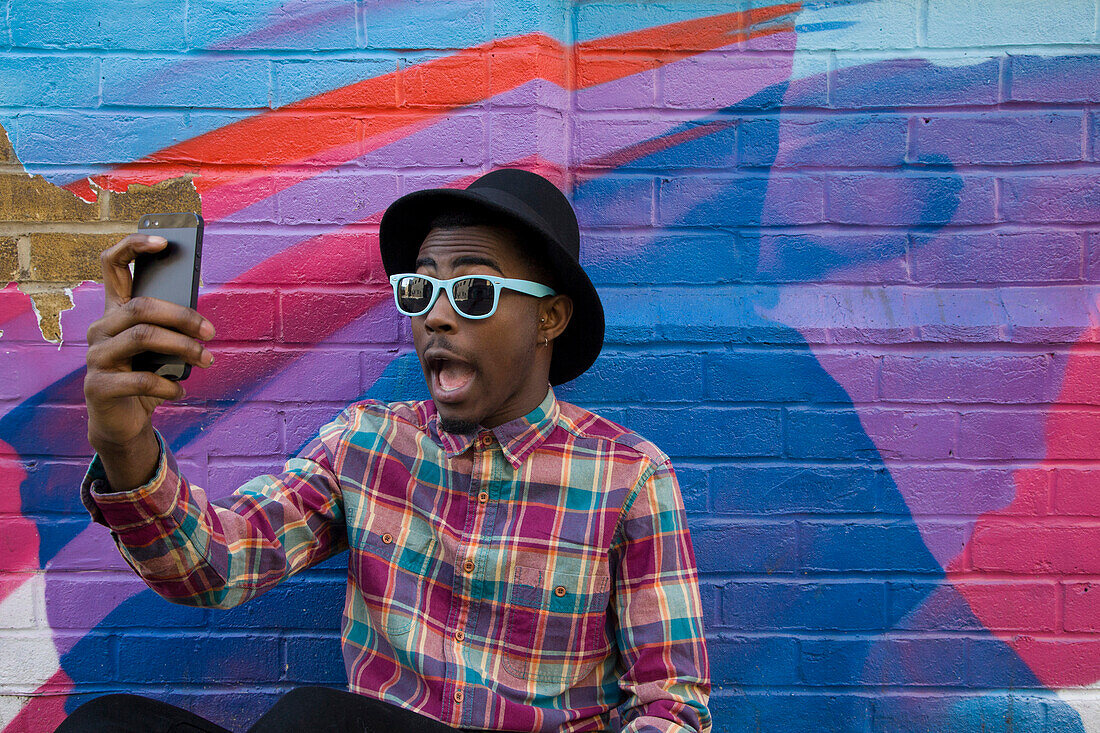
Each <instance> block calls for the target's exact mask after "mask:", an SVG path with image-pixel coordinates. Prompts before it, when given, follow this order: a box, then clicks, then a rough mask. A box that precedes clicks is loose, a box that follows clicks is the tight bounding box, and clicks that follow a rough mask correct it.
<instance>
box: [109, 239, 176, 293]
mask: <svg viewBox="0 0 1100 733" xmlns="http://www.w3.org/2000/svg"><path fill="white" fill-rule="evenodd" d="M166 244H168V240H167V239H165V238H164V237H155V236H150V235H148V234H131V235H130V236H128V237H125V238H124V239H123V240H122V241H120V242H118V243H117V244H115V245H112V246H111V247H108V248H107V249H105V250H103V253H102V254H101V255H100V256H99V265H100V268H101V269H102V270H103V286H104V288H105V289H106V291H107V306H112V305H117V304H119V303H125V302H126V301H127V300H129V299H130V292H131V290H132V288H133V285H134V279H133V277H132V276H131V275H130V263H131V262H133V261H134V260H135V259H136V258H137V256H138V255H139V254H144V253H146V252H158V251H160V250H162V249H164V246H165V245H166Z"/></svg>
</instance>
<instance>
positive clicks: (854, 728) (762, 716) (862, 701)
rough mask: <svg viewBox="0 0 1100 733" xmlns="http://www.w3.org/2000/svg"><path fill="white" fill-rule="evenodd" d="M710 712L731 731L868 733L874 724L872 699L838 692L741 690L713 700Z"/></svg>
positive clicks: (717, 696) (715, 697)
mask: <svg viewBox="0 0 1100 733" xmlns="http://www.w3.org/2000/svg"><path fill="white" fill-rule="evenodd" d="M710 709H711V712H712V714H714V716H715V720H716V721H724V722H726V723H727V725H729V729H730V730H746V731H747V730H751V731H769V730H812V731H815V733H867V732H868V731H869V730H870V724H871V698H870V697H869V696H867V695H865V694H863V695H854V694H845V693H841V692H838V691H830V692H829V693H827V694H820V695H814V694H810V693H807V692H806V691H804V690H798V691H797V692H790V691H785V690H775V689H768V690H749V691H745V690H741V689H737V694H736V695H731V696H728V697H726V696H721V695H720V694H719V695H716V696H714V697H712V698H711V702H710Z"/></svg>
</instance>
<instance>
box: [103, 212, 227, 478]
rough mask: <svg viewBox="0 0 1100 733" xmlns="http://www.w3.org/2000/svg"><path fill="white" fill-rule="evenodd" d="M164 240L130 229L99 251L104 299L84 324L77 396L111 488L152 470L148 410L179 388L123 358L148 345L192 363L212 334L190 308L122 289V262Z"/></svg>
mask: <svg viewBox="0 0 1100 733" xmlns="http://www.w3.org/2000/svg"><path fill="white" fill-rule="evenodd" d="M166 244H167V240H165V239H164V238H163V237H150V236H146V235H143V234H133V235H131V236H129V237H126V238H125V239H123V240H122V241H121V242H119V243H118V244H116V245H114V246H113V247H110V248H109V249H107V250H105V251H104V252H103V254H102V255H101V256H100V265H101V267H102V270H103V285H104V290H105V293H104V294H105V301H104V306H103V317H102V318H100V319H99V320H97V321H96V322H94V323H93V324H92V325H91V326H90V327H89V328H88V356H87V365H88V371H87V373H86V375H85V377H84V401H85V403H86V404H87V406H88V442H89V443H91V444H92V448H94V449H95V450H96V453H97V454H98V455H99V457H100V460H101V461H102V463H103V470H104V472H105V473H106V476H107V479H108V482H109V485H110V488H111V490H113V491H128V490H130V489H134V488H137V487H138V486H141V485H142V484H144V483H146V482H147V481H148V480H149V479H150V478H151V477H152V476H153V473H154V471H155V470H156V468H157V459H158V457H159V455H160V448H159V446H158V444H157V438H156V436H155V435H154V434H153V425H152V423H151V422H150V419H149V418H150V416H151V415H152V414H153V410H155V409H156V408H157V406H158V405H160V404H161V403H162V402H164V401H165V400H177V399H180V398H181V397H183V393H184V392H183V387H182V386H181V385H179V384H178V383H176V382H173V381H170V380H168V379H164V378H163V377H158V376H157V375H155V374H153V373H151V372H135V371H133V370H132V369H131V368H130V361H131V359H133V357H134V356H135V355H136V354H139V353H141V352H143V351H155V352H158V353H161V354H168V355H172V356H179V357H180V358H182V359H184V360H185V361H186V362H188V363H190V364H193V365H195V366H200V367H208V366H210V364H211V363H213V361H214V356H213V354H211V353H210V351H209V350H208V349H207V348H206V347H205V346H203V345H202V344H201V343H200V340H202V341H208V340H210V339H212V338H214V326H213V324H211V323H210V321H208V320H206V319H205V318H203V317H202V316H201V315H199V313H198V311H195V310H193V309H191V308H185V307H183V306H180V305H176V304H175V303H169V302H168V301H165V300H159V299H157V298H131V297H130V295H131V292H132V288H133V278H132V277H131V275H130V263H131V262H132V261H133V260H134V259H135V258H136V257H137V256H138V255H139V254H143V253H148V252H158V251H160V250H162V249H164V247H165V245H166Z"/></svg>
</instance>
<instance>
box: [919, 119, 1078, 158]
mask: <svg viewBox="0 0 1100 733" xmlns="http://www.w3.org/2000/svg"><path fill="white" fill-rule="evenodd" d="M1083 122H1084V118H1083V116H1082V115H1081V114H1080V113H1075V112H1072V113H1064V112H1047V113H1042V114H1034V113H1020V112H1015V111H1012V112H987V113H983V114H978V115H951V116H941V115H926V116H921V117H917V118H916V119H915V123H916V124H915V125H914V127H913V130H914V135H913V149H914V151H915V155H916V161H917V162H920V163H935V164H942V162H943V160H944V158H945V157H946V159H947V160H949V161H950V162H951V163H952V164H954V165H963V164H972V165H1026V164H1028V163H1063V162H1071V161H1077V160H1081V159H1082V157H1083V150H1082V142H1083V138H1082V135H1081V125H1082V124H1083Z"/></svg>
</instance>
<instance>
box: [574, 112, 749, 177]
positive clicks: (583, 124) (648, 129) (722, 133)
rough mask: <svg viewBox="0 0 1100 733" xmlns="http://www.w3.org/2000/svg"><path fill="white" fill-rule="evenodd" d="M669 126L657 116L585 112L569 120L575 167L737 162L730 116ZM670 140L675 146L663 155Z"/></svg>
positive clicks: (670, 166) (621, 168) (734, 127)
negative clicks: (620, 115)
mask: <svg viewBox="0 0 1100 733" xmlns="http://www.w3.org/2000/svg"><path fill="white" fill-rule="evenodd" d="M669 127H670V123H669V122H668V121H666V120H664V119H661V118H652V117H627V118H621V117H612V118H608V117H604V116H600V117H595V116H590V115H585V116H583V117H580V118H578V119H577V120H575V121H574V123H573V132H572V135H571V139H572V142H571V150H572V154H573V159H574V160H575V161H577V164H578V165H579V167H580V168H582V169H585V168H590V169H594V170H596V171H601V170H606V169H608V168H614V169H615V170H616V171H630V170H632V169H644V170H650V169H654V168H656V169H662V168H667V169H673V170H682V169H683V168H732V167H734V166H736V165H737V135H738V123H737V121H736V120H732V119H731V120H725V119H723V120H707V121H705V122H703V123H701V124H689V123H682V124H679V125H676V126H675V127H673V128H672V129H669ZM670 145H675V151H676V154H675V156H671V155H669V154H668V147H669V146H670Z"/></svg>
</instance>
